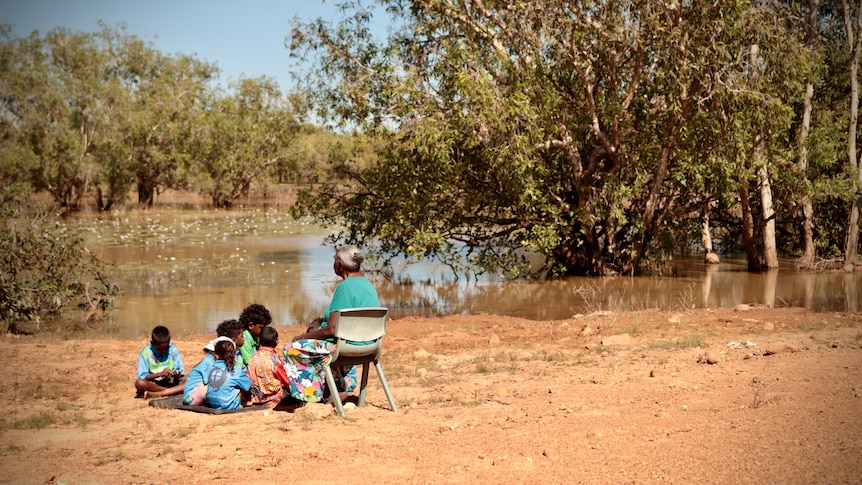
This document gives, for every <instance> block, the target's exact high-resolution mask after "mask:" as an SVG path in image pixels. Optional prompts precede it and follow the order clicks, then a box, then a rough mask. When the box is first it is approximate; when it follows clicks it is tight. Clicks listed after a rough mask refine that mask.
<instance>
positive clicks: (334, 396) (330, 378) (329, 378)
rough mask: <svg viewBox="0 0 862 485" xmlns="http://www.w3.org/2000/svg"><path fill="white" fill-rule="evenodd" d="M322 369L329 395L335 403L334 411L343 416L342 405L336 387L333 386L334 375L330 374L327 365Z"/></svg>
mask: <svg viewBox="0 0 862 485" xmlns="http://www.w3.org/2000/svg"><path fill="white" fill-rule="evenodd" d="M323 371H324V374H325V375H326V387H328V388H329V397H330V398H332V401H333V402H334V403H335V411H336V412H337V413H338V415H339V416H341V417H342V418H343V417H344V405H342V404H341V396H339V395H338V388H337V387H335V377H334V376H333V375H332V369H330V368H329V366H328V365H327V366H326V367H325V368H324V370H323Z"/></svg>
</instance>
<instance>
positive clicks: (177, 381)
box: [135, 325, 186, 398]
mask: <svg viewBox="0 0 862 485" xmlns="http://www.w3.org/2000/svg"><path fill="white" fill-rule="evenodd" d="M184 371H185V367H184V366H183V358H182V356H181V355H180V350H179V349H178V348H177V346H176V345H174V344H173V343H171V332H170V331H169V330H168V329H167V327H164V326H162V325H159V326H157V327H155V328H154V329H153V331H152V333H151V334H150V343H149V344H148V345H147V346H146V347H144V348H143V349H141V353H140V355H138V376H137V380H136V381H135V391H137V397H144V398H150V397H162V396H171V395H174V394H179V393H181V392H183V384H184V383H185V379H186V378H185V376H184V375H183V373H184Z"/></svg>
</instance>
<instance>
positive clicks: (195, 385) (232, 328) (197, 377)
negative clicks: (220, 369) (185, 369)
mask: <svg viewBox="0 0 862 485" xmlns="http://www.w3.org/2000/svg"><path fill="white" fill-rule="evenodd" d="M216 334H218V338H216V339H215V340H213V341H211V342H209V343H208V344H206V346H205V347H204V352H206V355H204V358H203V359H201V361H200V362H198V363H197V364H196V365H195V366H194V368H192V370H191V372H189V375H188V377H187V378H186V382H185V386H184V387H183V404H186V405H190V406H201V405H203V404H204V402H205V400H206V394H207V382H208V381H207V379H209V373H210V370H211V369H212V366H213V364H215V361H216V358H215V355H214V354H213V353H214V352H215V344H216V342H219V341H224V340H227V341H231V342H234V344H235V347H236V345H242V343H240V342H238V340H239V341H241V339H242V325H240V323H239V322H238V321H236V320H225V321H223V322H221V323H220V324H219V325H218V327H216Z"/></svg>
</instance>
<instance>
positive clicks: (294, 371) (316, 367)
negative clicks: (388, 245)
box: [283, 245, 380, 402]
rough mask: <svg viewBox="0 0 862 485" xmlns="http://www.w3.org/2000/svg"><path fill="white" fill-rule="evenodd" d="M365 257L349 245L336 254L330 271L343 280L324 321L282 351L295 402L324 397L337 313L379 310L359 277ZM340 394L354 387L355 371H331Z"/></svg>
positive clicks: (367, 285) (370, 288) (374, 295)
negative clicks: (354, 310)
mask: <svg viewBox="0 0 862 485" xmlns="http://www.w3.org/2000/svg"><path fill="white" fill-rule="evenodd" d="M363 261H365V255H364V254H362V252H361V251H360V250H359V249H358V248H357V247H356V246H352V245H345V246H341V247H339V248H338V249H337V250H336V251H335V262H334V263H333V265H332V269H333V270H334V271H335V274H336V275H338V276H339V277H341V278H342V279H343V281H341V282H340V283H339V284H338V287H336V288H335V293H334V294H333V295H332V300H331V301H330V302H329V306H327V307H326V311H324V312H323V318H318V319H315V321H314V322H313V323H312V326H310V327H308V329H306V332H305V333H302V334H299V335H297V336H295V337H293V342H291V343H290V344H288V345H286V346H285V348H284V354H283V357H284V362H285V367H286V369H287V372H288V378H289V381H290V393H291V394H292V395H293V397H295V398H296V399H300V400H303V401H309V402H315V401H319V400H320V399H321V398H322V397H323V396H324V389H323V388H324V385H325V384H324V379H323V369H324V366H327V365H329V362H330V359H331V357H330V355H329V354H330V351H331V350H332V345H333V342H334V341H335V321H333V318H335V317H336V316H337V312H338V311H339V310H344V309H346V308H368V307H379V306H380V299H379V298H378V296H377V290H376V289H375V288H374V285H372V284H371V282H370V281H369V280H368V278H366V277H365V274H363V273H362V262H363ZM333 370H334V371H336V372H335V374H336V375H335V377H336V384H337V385H338V388H339V389H338V390H339V391H342V392H344V391H347V392H349V391H351V390H353V388H354V387H356V371H355V369H351V368H347V369H333Z"/></svg>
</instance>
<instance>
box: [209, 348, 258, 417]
mask: <svg viewBox="0 0 862 485" xmlns="http://www.w3.org/2000/svg"><path fill="white" fill-rule="evenodd" d="M216 340H218V342H216V343H215V346H214V347H215V357H216V361H215V363H213V366H212V368H211V369H210V372H209V376H207V383H208V384H207V395H206V405H207V406H209V407H211V408H215V409H239V408H240V407H242V406H243V405H245V403H246V402H247V401H248V400H249V395H250V391H251V388H252V382H251V379H249V378H248V374H246V373H245V370H244V369H243V368H241V367H240V366H239V365H236V364H237V362H236V358H237V357H236V355H237V352H236V344H235V343H234V342H233V341H230V340H227V339H224V340H220V339H216Z"/></svg>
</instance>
